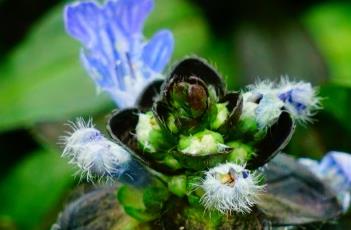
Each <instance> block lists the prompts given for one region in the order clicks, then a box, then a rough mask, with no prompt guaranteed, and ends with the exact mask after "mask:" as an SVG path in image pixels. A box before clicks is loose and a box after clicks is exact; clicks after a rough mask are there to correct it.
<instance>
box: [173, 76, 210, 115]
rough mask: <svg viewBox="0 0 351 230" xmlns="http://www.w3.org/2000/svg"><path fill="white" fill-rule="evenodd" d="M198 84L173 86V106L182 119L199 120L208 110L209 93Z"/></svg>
mask: <svg viewBox="0 0 351 230" xmlns="http://www.w3.org/2000/svg"><path fill="white" fill-rule="evenodd" d="M204 87H205V86H203V85H201V84H197V83H195V82H194V83H188V82H179V83H175V84H174V85H173V86H172V90H171V101H170V102H171V105H172V106H173V107H174V111H175V113H176V114H177V115H179V116H181V117H190V118H198V117H200V116H201V115H203V114H204V112H205V111H206V110H207V100H208V95H207V91H206V89H205V88H204Z"/></svg>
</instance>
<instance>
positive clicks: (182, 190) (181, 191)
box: [168, 175, 187, 197]
mask: <svg viewBox="0 0 351 230" xmlns="http://www.w3.org/2000/svg"><path fill="white" fill-rule="evenodd" d="M186 186H187V178H186V176H185V175H180V176H174V177H172V178H171V180H170V181H169V182H168V189H169V191H171V192H172V193H174V194H175V195H177V196H179V197H183V196H184V195H186Z"/></svg>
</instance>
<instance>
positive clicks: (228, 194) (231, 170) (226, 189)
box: [200, 163, 264, 213]
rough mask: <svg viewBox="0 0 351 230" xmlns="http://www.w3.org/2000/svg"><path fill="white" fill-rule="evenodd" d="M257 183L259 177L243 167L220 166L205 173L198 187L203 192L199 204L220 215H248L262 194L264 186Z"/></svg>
mask: <svg viewBox="0 0 351 230" xmlns="http://www.w3.org/2000/svg"><path fill="white" fill-rule="evenodd" d="M258 183H259V176H258V175H257V174H256V173H250V172H249V171H248V170H246V169H245V167H244V166H241V165H237V164H234V163H226V164H222V165H219V166H217V167H214V168H212V169H210V170H209V171H207V172H206V174H205V178H204V180H203V181H202V183H201V185H200V187H201V188H202V189H203V190H204V191H205V194H204V195H203V197H202V198H201V202H202V204H203V205H204V206H205V207H206V208H208V209H217V210H218V211H220V212H222V213H231V212H238V213H249V212H250V211H251V208H252V206H254V205H255V204H256V203H257V201H258V199H259V194H260V193H261V192H263V188H264V186H263V185H259V184H258Z"/></svg>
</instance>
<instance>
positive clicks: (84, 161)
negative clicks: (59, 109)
mask: <svg viewBox="0 0 351 230" xmlns="http://www.w3.org/2000/svg"><path fill="white" fill-rule="evenodd" d="M69 125H70V127H71V128H72V132H68V133H67V135H66V136H63V137H62V140H63V143H64V144H65V148H64V150H63V153H62V156H64V157H68V158H70V163H71V164H74V165H76V166H78V168H79V172H80V173H81V176H85V177H86V178H87V180H88V181H90V180H92V179H93V178H99V179H107V180H112V179H113V178H118V177H119V176H121V175H122V174H123V173H124V172H125V170H126V168H127V167H128V164H129V162H130V161H131V155H130V154H129V152H128V151H127V150H126V149H125V148H123V147H122V146H120V145H118V144H116V143H114V142H112V141H110V140H108V139H107V138H105V137H104V136H103V135H102V134H101V132H100V131H99V130H97V129H96V128H94V125H93V123H92V120H91V119H90V120H88V121H87V122H85V121H84V120H83V119H82V118H78V119H77V120H76V122H70V124H69Z"/></svg>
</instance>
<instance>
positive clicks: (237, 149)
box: [227, 141, 254, 164]
mask: <svg viewBox="0 0 351 230" xmlns="http://www.w3.org/2000/svg"><path fill="white" fill-rule="evenodd" d="M227 145H228V146H230V147H232V148H233V150H232V151H231V152H230V153H229V156H228V161H230V162H233V163H236V164H245V163H246V162H247V161H248V160H249V159H250V158H251V156H252V155H254V150H253V148H252V147H251V146H249V145H245V144H243V143H241V142H239V141H232V142H229V143H227Z"/></svg>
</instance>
